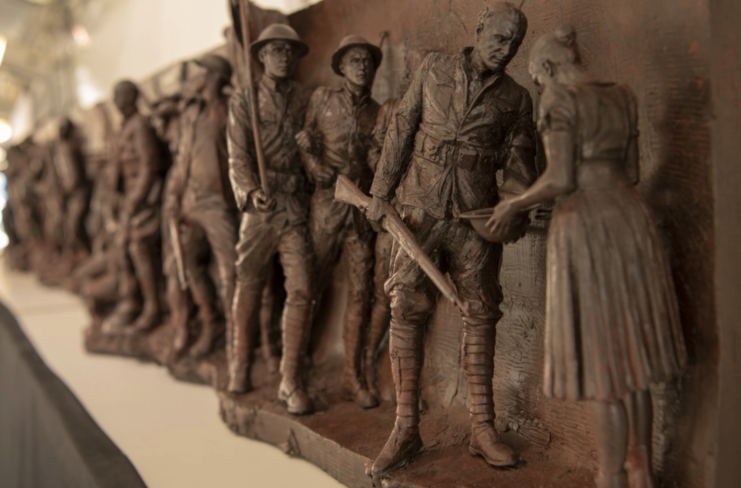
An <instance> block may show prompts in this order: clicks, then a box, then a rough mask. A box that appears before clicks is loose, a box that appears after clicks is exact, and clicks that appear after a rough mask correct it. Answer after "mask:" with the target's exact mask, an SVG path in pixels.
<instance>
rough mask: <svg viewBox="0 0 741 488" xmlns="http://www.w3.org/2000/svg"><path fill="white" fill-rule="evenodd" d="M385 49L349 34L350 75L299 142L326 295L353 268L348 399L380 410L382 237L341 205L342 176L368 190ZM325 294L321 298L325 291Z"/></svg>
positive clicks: (324, 95) (309, 118) (324, 99)
mask: <svg viewBox="0 0 741 488" xmlns="http://www.w3.org/2000/svg"><path fill="white" fill-rule="evenodd" d="M382 57H383V56H382V53H381V50H380V49H379V48H378V47H377V46H374V45H372V44H370V43H369V42H368V41H366V40H365V39H363V38H362V37H358V36H347V37H346V38H344V39H343V40H342V42H341V43H340V46H339V48H338V49H337V51H335V53H334V55H333V56H332V70H333V71H334V72H335V74H337V75H339V76H342V77H343V78H345V81H344V83H343V87H342V88H339V89H330V88H318V89H317V90H316V91H315V92H314V94H313V95H312V97H311V101H310V102H309V108H308V111H307V114H306V124H305V126H304V132H302V133H301V134H300V135H299V137H298V141H299V143H300V144H301V146H302V158H303V161H304V165H305V166H306V170H307V172H308V173H309V175H310V176H311V178H312V180H313V181H314V183H315V186H316V189H315V190H314V194H313V195H312V198H311V214H310V228H311V237H312V243H313V245H314V252H315V255H316V262H315V269H316V277H317V283H318V284H319V289H320V292H321V291H322V290H323V289H324V288H326V287H327V285H328V281H329V279H330V278H331V277H332V274H333V271H334V268H335V266H336V264H337V262H338V260H339V258H340V256H343V257H344V259H345V261H346V263H347V266H348V274H349V277H348V298H347V305H346V309H345V316H344V319H343V330H342V337H343V342H344V346H345V361H344V373H343V376H342V389H343V394H344V395H345V397H346V398H347V399H348V400H354V401H355V403H357V404H358V405H359V406H360V407H362V408H373V407H376V406H377V405H378V398H377V395H375V394H374V393H371V391H370V390H369V389H368V385H367V384H366V379H365V378H364V376H363V362H364V351H365V350H366V348H365V347H364V346H365V341H364V339H365V337H366V335H367V332H368V331H367V326H368V313H369V311H370V306H371V299H372V295H371V293H372V290H373V281H372V279H373V275H372V273H373V265H374V259H373V251H374V240H375V236H374V233H373V229H372V228H371V226H370V225H369V224H368V221H367V220H366V219H365V218H364V217H363V215H362V214H361V213H360V212H359V211H358V210H357V209H355V208H353V207H351V206H348V205H345V204H343V203H340V202H337V201H335V198H334V196H335V184H334V183H335V178H336V176H337V175H344V176H345V177H347V178H348V179H350V180H351V181H352V182H353V183H355V184H356V185H359V186H360V187H361V188H362V189H364V190H366V191H367V190H368V189H369V188H370V184H371V182H372V178H373V172H372V171H371V169H370V167H369V166H368V151H369V149H370V146H371V143H372V139H373V130H374V127H375V123H376V118H377V115H378V109H379V105H378V103H377V102H376V101H375V100H373V99H372V98H371V88H372V86H373V80H374V78H375V73H376V70H377V69H378V66H379V65H380V64H381V59H382ZM320 295H321V293H320Z"/></svg>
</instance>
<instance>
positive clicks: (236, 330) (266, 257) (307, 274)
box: [227, 213, 314, 382]
mask: <svg viewBox="0 0 741 488" xmlns="http://www.w3.org/2000/svg"><path fill="white" fill-rule="evenodd" d="M283 222H284V221H283V220H281V224H282V223H283ZM276 254H278V257H279V259H280V263H281V265H282V267H283V274H284V275H285V289H286V302H285V306H284V308H283V316H282V318H281V330H282V333H283V358H282V360H281V373H282V374H283V380H284V381H290V382H300V381H301V378H300V376H301V375H300V372H301V367H302V366H303V365H304V364H305V361H304V359H305V356H306V354H307V349H308V345H309V333H310V325H311V324H310V320H309V319H310V316H311V305H312V300H313V298H314V297H313V293H312V283H311V279H312V272H313V269H312V264H313V262H312V250H311V244H310V242H309V232H308V229H307V226H306V225H305V224H302V225H290V224H286V225H285V226H283V225H273V224H271V223H270V222H268V221H266V220H265V218H264V216H263V215H259V214H253V213H246V214H243V216H242V224H241V226H240V229H239V242H238V244H237V255H238V256H237V261H236V272H237V290H236V292H235V294H234V302H233V307H232V314H233V317H234V321H233V322H234V323H233V329H232V333H231V334H230V344H231V347H229V348H228V349H227V353H228V354H229V362H230V364H231V365H237V366H238V367H240V368H249V364H250V359H251V358H250V356H251V354H252V352H253V349H254V342H253V341H254V339H255V337H256V334H255V332H256V330H257V329H256V324H257V323H258V320H259V319H258V314H259V311H260V308H261V304H262V292H263V288H264V287H265V283H266V281H267V280H268V278H269V276H270V275H271V273H272V266H273V258H274V256H275V255H276ZM230 367H234V366H230Z"/></svg>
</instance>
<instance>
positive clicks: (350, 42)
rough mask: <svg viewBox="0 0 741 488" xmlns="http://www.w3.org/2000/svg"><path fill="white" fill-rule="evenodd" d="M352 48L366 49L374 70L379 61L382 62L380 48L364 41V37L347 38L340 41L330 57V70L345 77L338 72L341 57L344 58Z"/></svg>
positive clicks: (379, 63)
mask: <svg viewBox="0 0 741 488" xmlns="http://www.w3.org/2000/svg"><path fill="white" fill-rule="evenodd" d="M354 47H364V48H366V49H367V50H368V51H369V52H370V54H371V57H372V58H373V64H374V65H375V67H376V69H378V67H379V66H380V65H381V61H383V52H382V51H381V48H379V47H378V46H376V45H374V44H371V43H370V42H368V41H366V40H365V38H364V37H360V36H347V37H345V38H344V39H342V41H340V47H338V48H337V50H336V51H335V52H334V54H333V55H332V69H333V70H334V72H335V73H337V74H338V75H340V76H345V75H343V74H342V71H340V63H341V62H342V56H344V55H345V53H346V52H347V51H349V50H350V49H352V48H354Z"/></svg>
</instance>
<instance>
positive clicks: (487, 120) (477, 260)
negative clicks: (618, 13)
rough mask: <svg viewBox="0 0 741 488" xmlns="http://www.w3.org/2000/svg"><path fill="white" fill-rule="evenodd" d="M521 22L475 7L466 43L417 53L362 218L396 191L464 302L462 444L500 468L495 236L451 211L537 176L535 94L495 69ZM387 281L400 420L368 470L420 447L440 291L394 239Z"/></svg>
mask: <svg viewBox="0 0 741 488" xmlns="http://www.w3.org/2000/svg"><path fill="white" fill-rule="evenodd" d="M526 29H527V20H526V18H525V16H524V14H523V13H522V12H521V11H520V10H519V9H517V8H516V7H514V6H512V5H511V4H508V3H497V4H495V6H494V7H492V8H491V9H486V10H484V12H483V13H482V15H481V17H480V22H479V25H478V27H477V29H476V36H475V40H476V43H475V46H474V47H473V48H466V49H464V50H463V51H461V52H459V53H457V54H439V53H433V54H430V55H429V56H428V57H427V58H426V59H425V61H424V62H423V63H422V65H421V67H420V68H419V70H418V72H417V74H416V76H415V79H414V81H413V83H412V85H411V87H410V89H409V90H408V91H407V93H406V95H405V96H404V98H403V99H402V101H401V103H400V105H399V109H398V111H397V113H396V116H395V117H394V118H393V119H392V121H391V124H390V127H389V131H388V134H387V136H386V141H385V143H384V148H383V152H382V154H381V158H380V161H379V163H378V167H377V168H376V175H375V179H374V181H373V185H372V187H371V193H372V194H373V195H374V199H373V202H372V203H371V205H370V207H369V210H368V218H369V219H370V220H371V222H374V223H375V225H378V222H380V220H381V219H383V217H384V215H383V212H384V211H385V210H384V209H385V208H386V207H385V206H384V205H383V204H382V201H383V200H388V199H390V198H391V197H392V196H393V195H394V194H395V195H396V198H397V201H398V205H399V206H400V208H401V216H402V218H403V220H404V222H405V224H406V225H407V227H408V228H409V229H410V230H411V231H412V233H413V234H414V235H415V237H416V239H417V242H418V243H420V244H421V246H422V248H423V249H424V250H425V251H426V253H427V254H428V255H429V256H430V258H431V259H432V260H433V261H434V262H435V263H436V264H437V265H438V266H441V267H443V269H444V270H445V271H448V272H449V274H450V276H451V278H452V279H453V282H454V283H455V285H456V287H457V289H458V293H459V295H460V297H461V298H462V299H463V300H464V301H465V302H466V303H467V306H468V310H467V311H466V313H465V314H464V316H463V327H464V337H463V342H464V344H463V348H464V357H463V361H464V368H465V371H466V375H467V378H468V384H469V390H470V395H471V407H470V417H471V423H472V435H471V442H470V447H469V450H470V452H471V453H472V454H474V455H479V456H482V457H483V458H484V459H485V460H486V461H487V462H488V463H489V464H491V465H493V466H499V467H502V466H512V465H514V464H516V463H517V460H518V458H517V455H516V454H515V453H514V452H513V451H512V450H511V449H510V448H509V447H508V446H506V445H505V444H504V443H502V442H501V441H500V440H499V437H498V434H497V432H496V430H495V428H494V402H493V397H492V376H493V368H494V343H495V335H496V330H495V327H496V324H497V322H498V321H499V319H500V318H501V316H502V313H501V311H500V310H499V304H500V303H501V301H502V291H501V288H500V286H499V283H498V274H499V267H500V265H501V257H502V245H501V244H495V243H490V242H487V241H485V240H484V239H483V238H482V237H481V236H479V235H478V234H477V233H476V232H475V231H474V230H473V229H472V228H471V227H470V225H469V224H468V223H467V222H465V221H461V220H458V219H457V218H456V217H458V216H459V215H460V214H461V213H464V212H467V211H471V210H479V209H482V208H487V207H492V206H494V205H495V204H496V203H497V202H498V201H499V192H498V185H497V179H496V174H497V171H499V170H501V171H502V172H503V177H504V182H503V185H502V187H501V188H500V190H507V191H509V192H513V193H518V192H522V191H523V190H524V189H525V188H527V187H528V186H529V184H530V183H531V182H532V181H533V179H534V177H535V162H534V157H535V140H534V125H533V120H532V112H533V111H532V101H531V99H530V96H529V94H528V92H527V91H526V90H525V88H523V87H521V86H520V85H518V84H517V83H516V82H515V81H514V80H513V79H512V78H510V77H509V76H508V75H507V74H506V73H505V71H504V70H505V67H506V66H507V64H508V63H509V62H510V61H511V59H512V58H513V57H514V56H515V54H516V53H517V50H518V48H519V45H520V43H521V42H522V39H523V38H524V36H525V32H526ZM386 290H387V291H388V292H389V295H390V297H391V317H392V318H391V329H390V355H391V364H392V373H393V376H394V383H395V385H396V395H397V419H396V424H395V427H394V430H393V432H392V434H391V437H390V438H389V440H388V442H387V444H386V446H385V447H384V449H383V451H382V452H381V454H380V455H379V456H378V458H377V459H376V461H375V463H374V465H373V467H372V469H371V474H372V475H373V476H376V477H377V476H382V475H383V474H384V473H386V472H388V471H389V470H391V469H394V468H396V467H398V466H401V465H403V464H405V463H407V462H408V461H409V459H411V457H412V456H413V455H414V454H415V453H416V452H417V451H418V450H419V449H420V448H421V446H422V440H421V438H420V436H419V427H418V425H419V406H418V405H419V376H420V372H421V368H422V362H423V354H424V345H423V338H424V327H425V324H426V323H427V320H428V319H429V317H430V315H431V313H432V312H433V310H434V308H435V302H436V297H437V293H436V290H435V289H434V287H433V286H432V284H431V282H430V280H429V278H427V277H426V275H425V274H424V273H423V272H422V270H421V268H420V267H419V266H418V265H417V264H416V263H415V262H414V261H413V260H412V259H411V258H410V257H409V256H408V255H407V254H406V253H405V252H403V251H401V250H400V248H399V246H398V245H394V250H393V251H392V258H391V269H390V278H389V281H388V282H387V284H386Z"/></svg>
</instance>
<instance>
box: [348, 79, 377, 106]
mask: <svg viewBox="0 0 741 488" xmlns="http://www.w3.org/2000/svg"><path fill="white" fill-rule="evenodd" d="M342 93H343V94H344V96H345V97H347V98H348V100H349V101H350V104H351V105H364V104H366V103H367V102H368V100H370V97H371V90H370V89H366V90H364V91H363V92H362V93H361V94H360V95H356V94H355V93H353V92H352V90H350V89H349V88H348V87H347V83H344V84H343V85H342Z"/></svg>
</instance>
